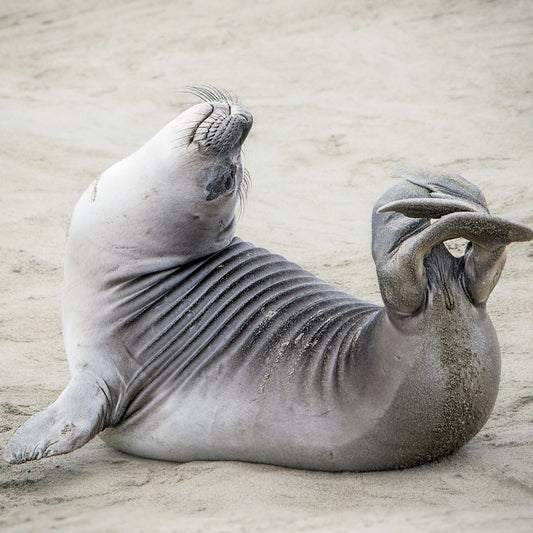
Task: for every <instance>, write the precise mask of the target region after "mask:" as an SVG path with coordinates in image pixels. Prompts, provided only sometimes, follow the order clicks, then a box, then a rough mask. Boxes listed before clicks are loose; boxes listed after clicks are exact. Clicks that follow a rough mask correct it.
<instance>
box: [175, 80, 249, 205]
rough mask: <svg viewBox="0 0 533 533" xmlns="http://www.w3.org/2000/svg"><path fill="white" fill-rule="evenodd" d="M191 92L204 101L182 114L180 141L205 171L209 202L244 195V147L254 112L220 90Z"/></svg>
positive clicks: (206, 197) (196, 89) (205, 189)
mask: <svg viewBox="0 0 533 533" xmlns="http://www.w3.org/2000/svg"><path fill="white" fill-rule="evenodd" d="M188 91H189V92H191V93H192V94H195V95H197V96H199V97H200V98H201V99H202V100H204V102H203V103H201V104H197V105H195V106H193V107H191V108H189V109H188V110H187V111H185V112H184V113H182V114H181V115H180V116H179V117H178V119H177V122H178V124H179V130H180V132H182V136H181V138H180V141H181V142H182V143H184V144H186V145H187V149H188V152H189V156H190V158H192V159H194V161H195V165H196V167H198V165H200V166H201V168H202V170H203V171H204V172H203V176H202V178H203V185H204V191H203V195H204V198H205V201H207V202H212V201H215V200H218V199H228V198H231V197H233V196H235V195H237V196H239V195H241V196H242V195H243V189H245V188H246V186H247V181H246V177H247V176H246V171H245V170H244V168H243V164H242V154H241V148H242V144H243V143H244V140H245V139H246V137H247V135H248V133H249V131H250V129H251V127H252V122H253V119H252V115H251V113H249V112H248V111H246V110H244V109H243V108H242V107H241V106H240V104H239V101H238V99H237V98H236V97H234V96H232V95H231V94H229V93H227V92H224V91H221V90H219V89H215V88H211V87H191V88H189V89H188ZM184 126H185V127H184ZM187 126H188V127H187ZM183 132H185V135H183Z"/></svg>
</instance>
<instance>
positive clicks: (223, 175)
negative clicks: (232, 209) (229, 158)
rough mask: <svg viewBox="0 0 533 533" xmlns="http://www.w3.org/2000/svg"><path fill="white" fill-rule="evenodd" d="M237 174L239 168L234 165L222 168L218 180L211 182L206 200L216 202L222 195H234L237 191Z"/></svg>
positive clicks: (207, 188)
mask: <svg viewBox="0 0 533 533" xmlns="http://www.w3.org/2000/svg"><path fill="white" fill-rule="evenodd" d="M236 172H237V167H236V166H235V165H233V164H231V165H228V166H224V167H222V168H220V169H219V171H218V172H217V176H216V178H215V179H214V180H213V181H210V182H209V183H208V184H207V186H206V190H207V198H206V200H207V201H208V202H209V201H211V200H215V199H216V198H218V197H219V196H220V195H222V194H228V193H232V192H233V190H234V189H235V173H236Z"/></svg>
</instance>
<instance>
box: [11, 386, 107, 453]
mask: <svg viewBox="0 0 533 533" xmlns="http://www.w3.org/2000/svg"><path fill="white" fill-rule="evenodd" d="M107 406H108V402H107V397H106V395H105V394H104V392H103V391H102V389H101V388H100V387H99V386H98V385H97V384H96V383H92V382H89V383H87V382H86V381H85V380H82V379H79V380H72V381H71V382H70V383H69V384H68V386H67V388H66V389H65V390H64V391H63V392H62V393H61V395H60V396H59V398H58V399H57V400H56V401H55V402H54V403H53V404H52V405H50V407H48V408H47V409H45V410H44V411H42V412H40V413H37V414H36V415H34V416H32V417H31V418H30V419H29V420H28V421H27V422H26V423H25V424H24V425H23V426H22V427H21V428H20V429H19V430H18V431H17V432H16V433H15V435H13V437H12V439H11V440H10V441H9V443H8V445H7V448H6V450H5V453H4V459H5V460H6V461H7V462H8V463H12V464H18V463H24V462H26V461H33V460H35V459H41V458H43V457H49V456H51V455H59V454H62V453H68V452H70V451H72V450H75V449H76V448H79V447H80V446H83V445H84V444H85V443H86V442H88V441H89V440H90V439H92V438H93V437H94V436H95V435H96V434H97V433H99V432H100V431H101V430H102V429H103V428H104V426H105V419H106V413H107V411H108V407H107Z"/></svg>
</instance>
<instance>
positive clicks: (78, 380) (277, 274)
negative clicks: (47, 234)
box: [6, 89, 533, 471]
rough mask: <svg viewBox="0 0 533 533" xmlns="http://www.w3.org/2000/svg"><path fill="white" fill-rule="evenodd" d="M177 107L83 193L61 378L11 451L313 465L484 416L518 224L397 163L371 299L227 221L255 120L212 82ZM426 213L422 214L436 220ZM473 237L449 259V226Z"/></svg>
mask: <svg viewBox="0 0 533 533" xmlns="http://www.w3.org/2000/svg"><path fill="white" fill-rule="evenodd" d="M198 93H199V94H200V95H201V96H202V97H203V98H204V99H205V100H206V101H205V102H204V103H202V104H199V105H196V106H194V107H192V108H191V109H189V110H188V111H186V112H185V113H183V114H182V115H181V116H179V117H178V118H177V119H175V120H174V121H173V122H171V123H170V124H169V125H168V126H166V127H165V128H164V129H163V130H162V131H161V132H160V133H158V134H157V135H156V136H155V137H154V138H153V139H152V140H150V141H149V142H148V143H147V144H146V145H145V146H143V147H142V148H140V149H139V150H138V151H137V152H135V153H134V154H133V155H131V156H130V157H128V158H126V159H124V160H123V161H121V162H119V163H117V164H116V165H114V166H113V167H111V168H110V169H109V170H107V171H106V172H105V173H104V174H103V175H102V176H101V178H100V179H99V180H98V181H97V182H96V183H95V184H93V185H92V186H91V187H90V188H89V189H88V190H87V192H86V193H85V194H84V195H83V196H82V198H81V200H80V201H79V203H78V205H77V207H76V209H75V211H74V215H73V218H72V224H71V228H70V233H69V237H68V243H67V252H66V267H65V290H64V297H63V327H64V338H65V345H66V350H67V355H68V361H69V367H70V371H71V375H72V380H71V382H70V383H69V385H68V386H67V388H66V389H65V391H64V392H63V393H62V394H61V395H60V396H59V398H58V399H57V401H56V402H55V403H54V404H52V405H51V406H50V407H48V408H47V409H46V410H45V411H43V412H42V413H39V414H37V415H35V416H34V417H32V418H31V419H30V420H28V421H27V422H26V424H25V425H24V426H23V427H22V428H21V429H19V431H18V432H17V433H16V434H15V435H14V436H13V438H12V440H11V442H10V443H9V445H8V448H7V450H6V460H7V461H9V462H11V463H21V462H24V461H29V460H33V459H39V458H41V457H45V456H50V455H55V454H60V453H66V452H69V451H71V450H74V449H75V448H78V447H79V446H82V445H83V444H84V443H86V442H87V441H88V440H89V439H91V438H92V437H93V436H94V435H96V434H97V433H99V432H101V431H102V430H104V431H103V432H102V433H101V437H102V438H103V440H104V441H106V442H107V443H108V444H110V445H111V446H113V447H115V448H117V449H118V450H122V451H124V452H128V453H132V454H136V455H140V456H144V457H150V458H156V459H165V460H171V461H192V460H214V459H221V460H242V461H253V462H262V463H272V464H277V465H285V466H290V467H297V468H308V469H319V470H329V471H338V470H359V471H364V470H378V469H391V468H402V467H408V466H412V465H417V464H420V463H423V462H426V461H431V460H433V459H435V458H438V457H442V456H444V455H446V454H449V453H451V452H453V451H454V450H457V449H458V448H460V447H461V446H462V445H463V444H465V443H466V442H467V441H468V440H469V439H470V438H472V437H473V436H474V435H475V434H476V433H477V432H478V431H479V429H480V428H481V427H482V426H483V424H484V423H485V421H486V420H487V418H488V416H489V414H490V412H491V409H492V407H493V405H494V401H495V398H496V394H497V390H498V383H499V375H500V351H499V347H498V341H497V338H496V334H495V331H494V328H493V326H492V324H491V322H490V319H489V317H488V316H487V313H486V310H485V303H486V301H487V298H488V296H489V294H490V292H491V291H492V289H493V287H494V286H495V284H496V282H497V280H498V278H499V275H500V272H501V269H502V267H503V264H504V261H505V246H506V245H507V244H509V243H511V242H513V241H523V240H528V239H531V238H532V237H533V232H532V231H531V230H530V229H528V228H527V227H525V226H521V225H519V224H515V223H512V222H509V221H507V220H504V219H501V218H498V217H495V216H492V215H490V214H489V212H488V209H487V205H486V202H485V199H484V197H483V195H482V194H481V192H480V191H479V190H478V189H477V188H476V187H475V186H474V185H472V184H471V183H469V182H468V181H466V180H465V179H463V178H461V177H460V176H456V175H452V174H434V173H431V172H424V171H421V172H416V173H408V172H404V173H402V175H401V177H403V178H404V180H403V181H402V182H401V183H399V184H398V185H396V186H395V187H393V188H392V189H390V190H389V191H388V192H387V193H386V194H385V195H384V196H383V197H382V198H381V199H380V200H379V201H378V203H377V205H376V207H375V209H374V214H373V228H372V235H373V245H372V251H373V257H374V260H375V262H376V267H377V275H378V279H379V284H380V289H381V293H382V296H383V300H384V303H385V307H379V306H376V305H372V304H368V303H365V302H362V301H361V300H358V299H356V298H354V297H352V296H350V295H348V294H346V293H344V292H342V291H341V290H339V289H337V288H335V287H332V286H331V285H329V284H327V283H325V282H323V281H320V280H319V279H317V278H316V277H315V276H313V275H312V274H310V273H308V272H306V271H305V270H303V269H302V268H300V267H299V266H297V265H295V264H293V263H291V262H289V261H287V260H285V259H283V258H282V257H280V256H278V255H274V254H271V253H270V252H268V251H267V250H264V249H262V248H257V247H255V246H253V245H251V244H249V243H246V242H243V241H241V240H240V239H238V238H236V237H234V236H233V235H234V227H235V209H236V206H237V203H238V196H239V192H240V191H242V187H243V168H242V162H241V155H240V150H241V145H242V142H243V141H244V139H245V137H246V135H247V133H248V131H249V129H250V127H251V123H252V118H251V115H250V114H249V113H247V112H246V111H244V110H243V109H242V108H241V107H239V105H238V104H237V103H236V102H235V101H233V100H232V99H231V98H230V97H229V96H227V95H226V94H225V93H219V92H217V91H214V90H205V89H201V90H198ZM432 220H435V222H433V223H431V221H432ZM455 237H464V238H466V239H468V240H469V241H470V244H469V245H468V247H467V249H466V252H465V254H464V255H463V256H462V257H459V258H457V257H454V256H452V255H451V254H450V253H449V252H448V250H447V248H446V247H445V245H444V244H443V243H444V241H446V240H448V239H452V238H455Z"/></svg>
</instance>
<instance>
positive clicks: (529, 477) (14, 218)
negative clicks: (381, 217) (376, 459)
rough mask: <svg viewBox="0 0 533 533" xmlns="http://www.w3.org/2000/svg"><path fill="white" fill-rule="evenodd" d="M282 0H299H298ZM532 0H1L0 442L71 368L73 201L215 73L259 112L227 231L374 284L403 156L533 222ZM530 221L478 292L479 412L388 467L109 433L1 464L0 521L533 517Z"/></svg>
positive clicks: (301, 523)
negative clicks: (336, 468)
mask: <svg viewBox="0 0 533 533" xmlns="http://www.w3.org/2000/svg"><path fill="white" fill-rule="evenodd" d="M287 4H288V5H287ZM532 57H533V4H532V3H531V2H530V1H523V2H520V1H514V2H506V1H503V0H501V1H492V2H489V1H472V0H465V1H442V2H417V1H414V0H406V1H401V2H392V1H383V2H380V1H378V2H375V1H372V2H371V1H368V2H359V1H356V2H353V1H337V2H332V1H313V0H297V1H291V2H285V1H281V0H270V1H269V2H264V3H261V4H260V3H258V2H257V3H256V2H251V1H250V2H243V1H224V2H215V1H194V2H193V1H175V2H172V1H168V2H152V1H148V0H146V1H141V0H139V1H129V2H128V1H115V2H108V1H96V2H84V1H62V0H42V1H21V0H3V1H2V2H1V5H0V58H1V59H0V61H1V64H2V69H1V75H0V134H1V144H0V150H1V154H2V155H1V166H0V180H1V181H0V186H1V189H0V220H1V227H2V231H1V235H0V239H1V240H0V247H1V250H0V252H1V253H0V309H1V316H0V353H1V356H0V451H2V450H3V447H4V446H5V444H6V442H7V440H8V439H9V437H10V436H11V435H12V433H13V431H14V430H15V429H16V428H17V427H19V426H20V425H21V424H22V423H23V422H24V421H25V420H26V419H27V417H28V416H29V415H31V414H33V413H36V412H37V411H39V410H41V409H43V408H44V407H45V406H47V405H48V404H49V403H50V402H52V401H53V400H54V399H55V397H56V396H57V395H58V394H59V392H60V391H61V390H62V389H63V387H64V386H65V384H66V383H67V381H68V369H67V364H66V360H65V354H64V350H63V346H62V337H61V324H60V294H61V284H62V263H63V254H64V251H63V249H64V243H65V234H66V228H67V225H68V221H69V217H70V214H71V212H72V209H73V206H74V204H75V202H76V200H77V198H78V197H79V196H80V194H81V193H82V192H83V190H84V189H85V188H86V187H87V186H88V184H89V183H90V182H91V181H92V180H93V179H94V178H95V177H97V176H98V175H99V174H100V173H101V172H102V171H103V170H104V169H105V168H106V167H108V166H109V165H111V164H112V163H114V162H115V161H117V160H119V159H121V158H122V157H124V156H126V155H128V154H129V153H130V152H131V151H133V150H134V149H136V148H137V147H138V146H139V145H140V144H142V143H143V142H144V141H145V140H147V139H148V138H149V137H151V136H152V135H153V134H154V133H155V132H156V131H158V130H159V129H160V128H161V127H162V126H163V125H164V124H165V123H166V122H168V121H169V120H171V119H172V118H173V117H174V116H175V115H176V114H178V113H179V112H181V111H182V110H183V109H185V108H186V107H187V106H189V105H190V104H192V103H195V99H194V97H192V96H190V95H186V94H183V93H181V92H179V89H180V88H182V87H184V86H186V85H191V84H202V83H209V84H213V85H217V86H221V87H224V88H227V89H229V90H231V91H234V92H235V93H237V94H238V95H239V96H240V98H241V100H242V102H243V104H244V105H245V106H246V107H247V108H248V109H249V110H250V111H251V112H252V113H253V114H254V118H255V123H254V128H253V130H252V133H251V134H250V136H249V139H248V141H247V147H246V161H247V166H248V168H249V170H250V173H251V176H252V182H253V185H252V188H251V190H250V192H249V195H248V202H247V206H246V210H245V213H244V215H243V216H242V218H241V220H240V223H239V229H238V234H239V235H240V236H242V237H244V238H245V239H248V240H251V241H252V242H255V243H256V244H258V245H262V246H265V247H267V248H270V249H271V250H273V251H276V252H279V253H282V254H284V255H286V256H287V257H289V258H290V259H293V260H296V261H297V262H299V263H301V264H302V265H303V266H305V267H306V268H308V269H310V270H311V271H313V272H314V273H316V274H318V275H319V276H321V277H322V278H325V279H327V280H328V281H330V282H333V283H335V284H337V285H339V286H341V287H342V288H344V289H346V290H348V291H350V292H352V293H353V294H355V295H357V296H360V297H363V298H365V299H368V300H370V301H373V302H377V303H379V302H380V301H381V300H380V296H379V291H378V288H377V283H376V279H375V273H374V265H373V263H372V259H371V256H370V212H371V208H372V205H373V202H374V201H375V200H376V199H377V198H378V196H379V195H380V194H381V193H382V192H384V191H385V190H386V189H387V188H388V187H389V186H391V184H392V180H391V179H390V178H389V175H390V173H391V171H392V170H393V169H394V168H395V167H396V166H397V165H402V164H422V165H426V164H427V165H431V166H440V167H442V168H445V169H451V170H455V171H458V172H460V173H462V174H463V175H464V176H465V177H467V178H469V179H470V180H472V181H474V182H475V183H476V184H477V185H479V186H480V187H481V188H482V190H483V191H484V192H485V195H486V197H487V199H488V201H489V205H490V207H491V210H492V211H493V212H494V213H496V214H498V215H501V216H505V217H508V218H511V219H513V220H515V221H518V222H522V223H526V224H529V225H533V186H532V179H533V176H532V170H531V169H532V168H533V150H532V147H533V95H532V90H533V74H532V70H533V62H532ZM532 261H533V244H531V243H526V244H515V245H513V246H511V247H510V248H509V251H508V262H507V266H506V269H505V271H504V274H503V276H502V279H501V281H500V283H499V285H498V286H497V288H496V290H495V292H494V293H493V295H492V297H491V299H490V303H489V309H490V313H491V316H492V319H493V322H494V324H495V327H496V329H497V331H498V334H499V338H500V343H501V347H502V353H503V361H502V380H501V388H500V394H499V397H498V401H497V404H496V407H495V409H494V412H493V414H492V417H491V418H490V420H489V422H488V423H487V425H486V426H485V428H483V430H482V431H481V432H480V434H479V435H478V436H476V437H475V438H474V440H473V441H472V442H471V443H469V444H468V445H467V446H466V447H464V448H463V449H462V450H461V451H460V452H459V453H457V454H456V455H454V456H452V457H449V458H447V459H445V460H442V461H439V462H437V463H434V464H430V465H426V466H422V467H419V468H414V469H410V470H405V471H399V472H378V473H370V474H368V473H367V474H359V473H342V474H329V473H320V472H306V471H297V470H290V469H285V468H278V467H273V466H264V465H253V464H245V463H232V462H220V463H214V462H196V463H188V464H172V463H164V462H158V461H149V460H143V459H138V458H135V457H130V456H127V455H123V454H121V453H118V452H116V451H114V450H112V449H110V448H108V447H107V446H106V445H104V444H103V443H102V442H101V441H99V440H98V439H94V440H93V441H92V442H90V443H89V444H88V445H86V446H85V447H83V448H82V449H80V450H78V451H76V452H74V453H72V454H70V455H66V456H60V457H55V458H51V459H47V460H43V461H40V462H36V463H29V464H24V465H15V466H10V465H7V464H3V463H2V464H1V465H0V530H2V531H9V532H26V531H27V532H30V531H48V530H54V531H95V532H96V531H98V532H101V531H151V532H153V531H162V532H168V531H207V532H214V531H228V532H234V531H239V532H240V531H290V532H295V531H338V532H343V531H359V530H365V531H366V530H369V531H408V532H409V531H416V532H419V531H436V532H440V531H506V532H515V531H524V532H525V531H533V359H532V357H531V351H532V345H533V335H532V334H533V327H532V318H533V294H532V287H533V268H532V266H533V263H532Z"/></svg>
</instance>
